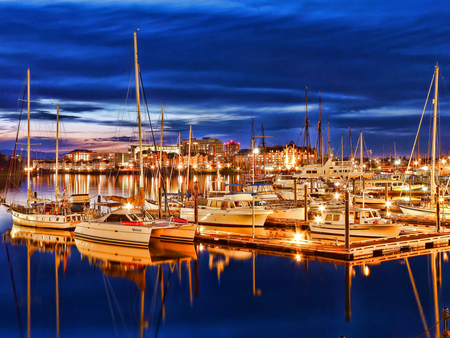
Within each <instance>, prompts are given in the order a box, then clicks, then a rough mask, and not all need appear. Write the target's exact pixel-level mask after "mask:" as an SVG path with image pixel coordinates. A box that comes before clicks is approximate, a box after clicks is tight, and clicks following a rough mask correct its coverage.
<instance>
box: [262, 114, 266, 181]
mask: <svg viewBox="0 0 450 338" xmlns="http://www.w3.org/2000/svg"><path fill="white" fill-rule="evenodd" d="M262 146H263V166H264V178H266V141H265V137H264V123H263V124H262Z"/></svg>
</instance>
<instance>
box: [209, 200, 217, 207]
mask: <svg viewBox="0 0 450 338" xmlns="http://www.w3.org/2000/svg"><path fill="white" fill-rule="evenodd" d="M210 206H211V208H217V207H218V206H217V201H212V202H211V205H210Z"/></svg>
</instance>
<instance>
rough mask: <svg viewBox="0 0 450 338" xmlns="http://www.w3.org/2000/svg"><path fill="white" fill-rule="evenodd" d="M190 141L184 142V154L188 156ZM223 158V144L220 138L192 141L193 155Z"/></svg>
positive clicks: (193, 139) (204, 138)
mask: <svg viewBox="0 0 450 338" xmlns="http://www.w3.org/2000/svg"><path fill="white" fill-rule="evenodd" d="M188 149H189V140H183V144H182V154H183V155H188ZM198 153H200V154H204V155H208V156H223V143H222V141H221V140H220V139H218V138H210V137H203V138H202V139H201V140H197V139H195V138H192V139H191V155H196V154H198Z"/></svg>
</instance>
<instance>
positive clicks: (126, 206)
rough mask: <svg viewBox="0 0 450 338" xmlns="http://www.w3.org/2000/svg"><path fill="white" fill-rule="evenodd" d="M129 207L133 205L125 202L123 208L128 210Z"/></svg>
mask: <svg viewBox="0 0 450 338" xmlns="http://www.w3.org/2000/svg"><path fill="white" fill-rule="evenodd" d="M131 208H133V205H131V204H130V203H127V204H125V209H127V210H130V209H131Z"/></svg>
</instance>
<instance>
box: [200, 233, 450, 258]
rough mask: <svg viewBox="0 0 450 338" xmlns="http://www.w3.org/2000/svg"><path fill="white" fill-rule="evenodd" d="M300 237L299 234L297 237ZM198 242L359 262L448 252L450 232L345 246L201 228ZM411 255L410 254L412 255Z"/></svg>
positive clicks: (416, 234) (407, 236)
mask: <svg viewBox="0 0 450 338" xmlns="http://www.w3.org/2000/svg"><path fill="white" fill-rule="evenodd" d="M298 237H300V236H298ZM196 240H197V241H199V242H200V243H206V244H216V245H226V246H228V247H233V248H249V249H257V250H264V252H265V253H268V254H270V252H274V253H278V254H283V253H285V254H289V255H292V254H294V255H298V254H300V255H302V256H308V257H317V258H324V259H333V260H340V261H347V262H349V261H353V262H356V261H359V260H367V259H372V258H377V260H380V258H383V257H384V258H386V259H385V260H388V259H389V256H393V255H399V254H407V255H409V256H410V255H411V254H413V253H417V254H419V252H420V254H426V253H424V252H423V251H424V250H425V251H426V250H429V249H436V248H440V249H443V250H442V251H445V250H449V251H450V232H448V231H447V230H445V232H439V233H436V232H431V233H430V232H428V233H423V232H420V233H413V234H407V235H401V236H398V237H393V238H380V239H374V240H366V241H359V242H352V243H350V248H345V244H344V243H339V242H336V243H331V242H319V241H314V240H306V239H300V238H298V239H296V238H271V237H262V236H258V237H255V238H252V237H249V236H239V235H232V234H226V233H220V232H208V231H204V232H202V233H201V234H198V235H197V236H196ZM413 255H414V254H413Z"/></svg>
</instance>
